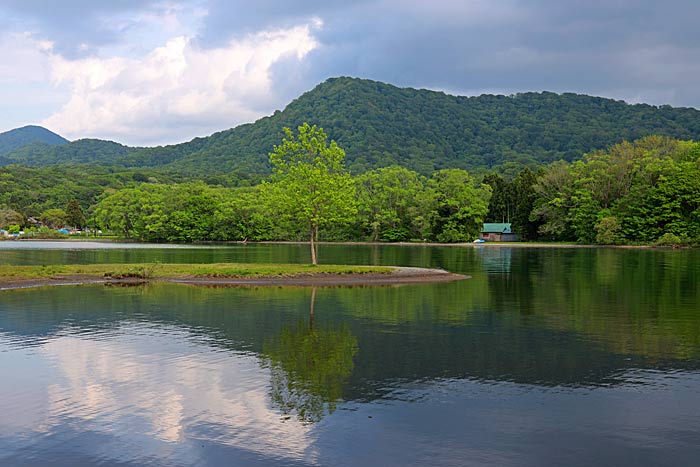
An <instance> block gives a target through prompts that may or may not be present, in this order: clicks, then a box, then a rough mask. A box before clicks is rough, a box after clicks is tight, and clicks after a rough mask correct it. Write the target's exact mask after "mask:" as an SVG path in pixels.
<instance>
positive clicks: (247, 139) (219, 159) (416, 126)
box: [6, 78, 700, 176]
mask: <svg viewBox="0 0 700 467" xmlns="http://www.w3.org/2000/svg"><path fill="white" fill-rule="evenodd" d="M305 121H308V122H312V123H314V124H316V125H318V126H320V127H322V128H324V129H325V130H326V132H327V133H328V135H329V136H330V137H331V138H332V139H334V140H336V141H337V142H338V144H339V145H340V146H342V147H343V148H345V150H346V152H347V165H348V168H349V169H350V171H351V172H353V173H361V172H364V171H367V170H371V169H374V168H377V167H385V166H389V165H392V164H397V165H401V166H403V167H407V168H409V169H411V170H415V171H418V172H420V173H422V174H426V175H427V174H430V173H432V172H433V171H434V170H439V169H442V168H464V169H468V170H470V171H476V172H483V171H486V170H492V169H499V168H500V169H501V170H503V169H505V170H506V171H508V170H509V169H516V168H519V167H521V166H522V165H530V166H535V165H541V164H546V163H549V162H552V161H555V160H559V159H564V160H567V161H571V160H574V159H577V158H580V157H581V156H582V155H583V154H585V153H588V152H591V151H593V150H597V149H603V148H607V147H610V146H611V145H613V144H616V143H619V142H621V141H623V140H635V139H638V138H640V137H643V136H647V135H652V134H655V135H664V136H670V137H673V138H678V139H684V140H688V139H693V140H697V139H700V111H698V110H695V109H690V108H672V107H670V106H662V107H655V106H650V105H646V104H637V105H629V104H626V103H624V102H622V101H615V100H612V99H604V98H599V97H591V96H586V95H579V94H555V93H551V92H542V93H524V94H517V95H513V96H496V95H482V96H478V97H459V96H451V95H447V94H444V93H441V92H434V91H426V90H416V89H411V88H398V87H395V86H392V85H389V84H384V83H380V82H376V81H369V80H362V79H354V78H333V79H329V80H328V81H326V82H324V83H321V84H320V85H318V86H317V87H316V88H314V89H313V90H311V91H309V92H307V93H305V94H304V95H302V96H301V97H299V98H298V99H296V100H294V101H292V102H291V103H290V104H289V105H288V106H287V107H286V108H285V109H284V110H283V111H277V112H275V113H274V114H273V115H271V116H269V117H265V118H262V119H260V120H258V121H257V122H255V123H252V124H246V125H241V126H239V127H236V128H233V129H230V130H226V131H222V132H219V133H215V134H213V135H211V136H208V137H203V138H196V139H194V140H192V141H190V142H187V143H183V144H178V145H172V146H164V147H157V148H144V149H138V148H125V147H123V146H120V147H112V146H105V147H102V146H100V144H98V143H104V142H94V143H93V144H94V145H95V147H94V148H93V150H92V152H91V150H89V149H88V150H86V151H78V150H74V149H73V148H74V146H75V145H78V144H79V143H81V142H80V141H79V142H76V143H70V144H68V145H64V146H60V147H57V148H54V149H51V150H46V149H44V152H42V150H40V149H39V148H36V147H35V148H33V149H32V148H25V149H23V150H21V151H16V152H13V153H12V154H10V155H8V156H6V157H7V158H9V159H10V160H11V161H12V162H14V163H31V164H35V165H42V164H52V163H56V162H59V161H60V162H76V161H77V162H96V163H100V164H119V165H121V166H125V167H160V168H162V169H164V170H168V171H174V172H178V173H185V174H194V175H204V174H208V175H211V174H220V173H230V172H233V173H235V174H238V175H239V176H240V175H247V174H251V173H253V174H267V173H269V170H270V167H269V162H268V157H267V155H268V154H269V153H270V152H271V151H272V148H273V145H274V144H277V143H278V142H279V140H280V138H281V136H282V128H283V127H291V128H296V127H297V126H299V125H301V124H302V123H303V122H305ZM84 141H93V140H84ZM111 144H112V145H114V144H115V143H111ZM515 171H517V170H510V172H515Z"/></svg>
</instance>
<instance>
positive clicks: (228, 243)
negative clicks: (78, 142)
mask: <svg viewBox="0 0 700 467" xmlns="http://www.w3.org/2000/svg"><path fill="white" fill-rule="evenodd" d="M4 241H8V242H21V243H33V242H55V243H69V242H75V243H92V242H94V243H105V244H110V243H115V244H121V243H125V244H133V245H149V246H151V245H153V246H156V245H157V246H163V247H168V246H176V247H187V246H208V245H209V246H212V245H213V246H215V245H221V246H234V245H239V246H245V245H308V244H309V242H306V241H292V240H261V241H245V242H244V241H213V240H212V241H193V242H191V243H168V242H161V243H152V242H142V241H138V240H133V239H126V238H124V239H119V238H99V237H98V238H94V237H91V238H85V237H77V238H19V239H0V243H2V242H4ZM315 243H316V245H340V246H343V245H345V246H401V247H412V246H415V247H425V246H429V247H451V248H454V247H462V248H464V247H471V248H480V247H486V248H576V249H579V248H611V249H659V250H666V249H694V248H697V247H693V246H686V245H683V246H672V245H668V246H667V245H653V244H649V245H597V244H580V243H557V242H551V243H548V242H542V243H540V242H485V243H474V242H463V243H439V242H371V241H370V242H358V241H350V242H336V241H329V242H324V241H320V242H315Z"/></svg>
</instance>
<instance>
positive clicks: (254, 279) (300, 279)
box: [0, 267, 471, 291]
mask: <svg viewBox="0 0 700 467" xmlns="http://www.w3.org/2000/svg"><path fill="white" fill-rule="evenodd" d="M470 278H471V276H466V275H462V274H454V273H451V272H448V271H445V270H443V269H428V268H413V267H391V271H390V272H387V273H377V272H368V273H327V272H319V273H305V274H293V275H289V276H252V275H251V276H244V275H241V276H230V277H226V276H219V277H211V276H163V277H150V278H141V277H103V276H97V275H94V274H66V275H57V276H52V277H46V278H16V279H9V280H5V279H0V291H3V290H18V289H28V288H36V287H53V286H66V285H87V284H104V285H117V286H119V285H124V286H129V285H142V284H148V283H154V282H165V283H172V284H186V285H196V286H206V287H260V286H269V287H343V286H345V287H350V286H363V287H372V286H393V285H406V284H430V283H436V282H452V281H458V280H465V279H470Z"/></svg>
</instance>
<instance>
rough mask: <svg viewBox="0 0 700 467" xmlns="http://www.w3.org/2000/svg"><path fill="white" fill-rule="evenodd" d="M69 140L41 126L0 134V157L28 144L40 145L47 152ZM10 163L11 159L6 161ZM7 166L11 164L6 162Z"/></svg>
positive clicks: (31, 126) (30, 126) (26, 127)
mask: <svg viewBox="0 0 700 467" xmlns="http://www.w3.org/2000/svg"><path fill="white" fill-rule="evenodd" d="M67 142H68V140H67V139H65V138H63V137H61V136H59V135H57V134H56V133H53V132H51V131H49V130H47V129H46V128H42V127H40V126H33V125H29V126H25V127H22V128H15V129H14V130H10V131H6V132H4V133H0V156H2V155H5V154H8V153H10V152H12V151H13V150H15V149H17V148H21V147H22V146H26V145H28V144H39V145H40V146H41V147H42V148H44V149H45V150H47V149H49V148H51V146H54V145H57V144H64V143H67ZM5 160H7V161H9V160H10V159H5ZM5 163H6V164H7V163H9V162H5Z"/></svg>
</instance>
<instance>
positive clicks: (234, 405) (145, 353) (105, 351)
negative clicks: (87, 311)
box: [24, 326, 315, 462]
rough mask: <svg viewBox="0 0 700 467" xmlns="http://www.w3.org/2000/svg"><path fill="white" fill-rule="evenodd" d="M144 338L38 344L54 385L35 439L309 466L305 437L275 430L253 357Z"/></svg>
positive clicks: (303, 431)
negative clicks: (225, 449)
mask: <svg viewBox="0 0 700 467" xmlns="http://www.w3.org/2000/svg"><path fill="white" fill-rule="evenodd" d="M146 330H147V334H144V332H143V331H144V329H143V328H139V327H138V326H128V327H127V329H125V328H121V329H120V330H119V332H118V334H119V335H117V336H114V335H113V333H110V334H111V335H110V337H109V338H107V339H104V338H102V339H99V340H98V339H91V338H88V339H85V338H81V337H76V336H64V337H60V338H58V339H54V340H51V341H49V342H48V343H47V344H45V345H44V346H43V347H42V353H43V354H44V355H45V356H46V357H47V358H48V359H49V360H50V361H51V362H52V364H53V366H54V367H55V368H56V369H57V370H58V373H59V376H58V378H56V379H55V381H56V382H55V383H54V384H51V385H50V386H49V387H48V391H47V392H48V394H47V395H48V409H47V412H46V415H45V420H44V421H42V422H39V423H37V424H36V425H35V429H36V430H37V431H40V432H44V433H50V432H51V431H52V430H54V429H55V428H57V427H59V425H64V424H72V425H76V426H77V427H78V430H79V431H93V432H100V433H103V434H106V435H111V436H115V437H116V438H117V439H118V440H119V443H115V449H116V448H117V444H119V445H122V446H123V445H124V444H125V443H126V444H127V445H135V446H137V447H138V449H135V450H134V451H142V452H143V451H144V450H145V451H148V448H149V447H152V445H153V444H154V442H155V443H157V442H164V443H171V444H175V445H177V444H187V443H192V442H196V441H206V442H212V443H216V444H223V445H227V446H234V447H236V448H239V449H244V450H248V451H253V452H259V453H261V454H264V455H266V456H279V457H282V458H292V459H298V460H302V459H303V460H306V461H307V462H313V459H314V458H315V454H314V453H313V452H308V451H310V450H311V448H310V446H311V443H312V439H311V438H310V436H309V432H310V429H311V427H307V426H304V425H303V424H301V423H298V422H296V421H294V420H282V417H281V416H280V414H279V413H277V412H275V411H273V410H272V409H271V408H270V404H269V399H268V396H267V391H268V387H269V380H270V375H269V371H267V370H265V369H262V368H261V367H260V364H259V361H258V359H257V358H256V357H254V356H249V355H240V354H234V353H231V352H226V351H220V350H214V351H213V349H212V348H211V347H204V346H203V345H201V344H194V343H192V341H191V340H187V334H186V333H183V332H182V331H178V330H172V329H163V328H159V329H157V330H156V329H154V328H147V329H146ZM168 331H170V332H168ZM139 333H140V334H139ZM24 403H25V405H26V406H37V407H40V406H41V405H42V404H44V402H43V401H36V403H34V401H26V402H24ZM36 415H38V414H36ZM32 419H34V420H36V419H37V417H36V416H34V417H32ZM173 447H174V448H177V446H173ZM106 455H107V456H109V453H106ZM123 456H124V452H118V453H115V458H119V459H122V460H123Z"/></svg>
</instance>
